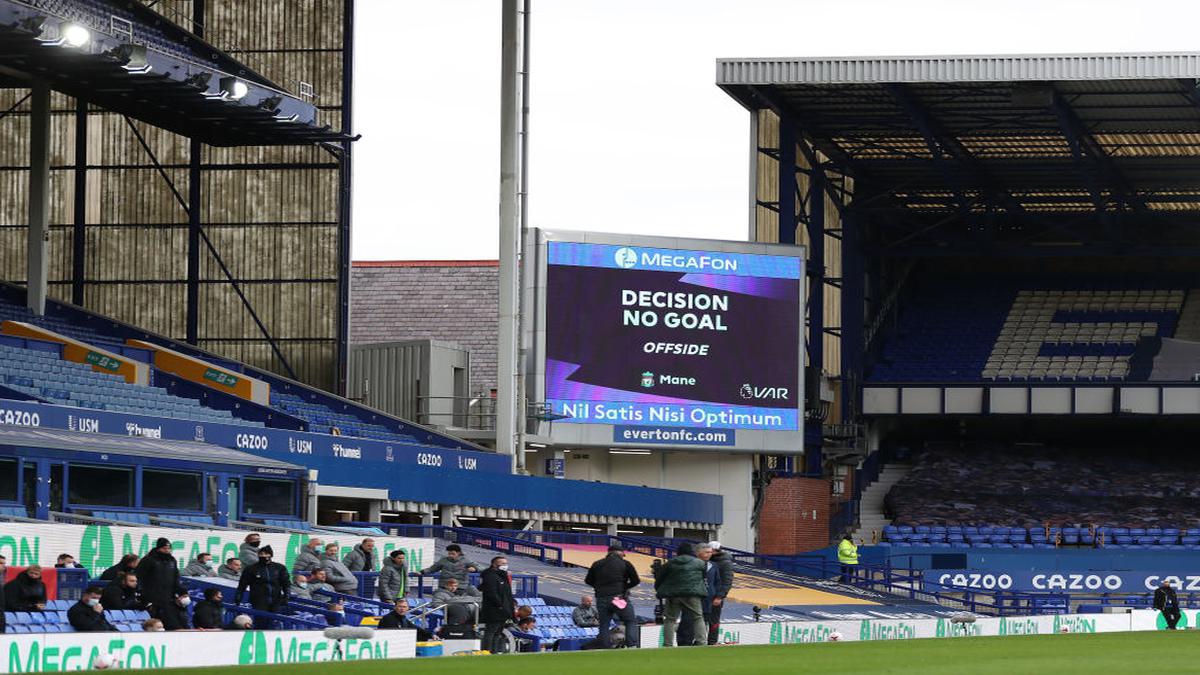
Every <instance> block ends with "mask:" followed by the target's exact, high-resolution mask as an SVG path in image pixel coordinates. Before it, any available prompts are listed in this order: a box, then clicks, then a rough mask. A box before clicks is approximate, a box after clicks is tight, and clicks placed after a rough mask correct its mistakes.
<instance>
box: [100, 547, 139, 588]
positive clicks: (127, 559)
mask: <svg viewBox="0 0 1200 675" xmlns="http://www.w3.org/2000/svg"><path fill="white" fill-rule="evenodd" d="M139 562H141V558H138V556H137V554H136V553H126V554H125V555H123V556H121V561H120V562H118V563H117V564H116V565H113V566H112V567H110V568H108V569H106V570H104V573H103V574H101V575H100V580H101V581H116V579H117V575H118V574H120V573H122V572H124V573H126V574H133V573H135V572H136V571H137V566H138V563H139Z"/></svg>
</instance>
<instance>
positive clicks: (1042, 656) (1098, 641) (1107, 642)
mask: <svg viewBox="0 0 1200 675" xmlns="http://www.w3.org/2000/svg"><path fill="white" fill-rule="evenodd" d="M1197 663H1200V633H1196V632H1193V631H1178V632H1174V633H1168V632H1138V633H1105V634H1098V635H1083V634H1071V635H1031V636H1021V637H973V638H942V639H927V640H896V641H879V642H841V643H818V644H805V645H769V646H744V647H740V646H725V647H690V648H683V649H678V648H677V649H646V650H619V651H610V652H601V651H592V652H570V653H563V654H513V655H504V656H447V657H441V658H428V659H416V660H404V661H357V662H353V661H352V662H336V663H319V664H305V665H275V666H242V667H236V668H237V670H236V671H234V670H233V669H232V668H197V669H192V668H188V669H178V670H176V669H172V670H171V671H170V672H171V673H172V675H175V674H178V675H193V674H195V675H218V674H222V675H231V673H235V672H236V675H283V674H284V673H288V674H289V675H290V674H291V673H296V674H297V675H326V674H329V675H385V674H386V675H394V674H395V673H403V674H404V675H425V674H426V673H429V674H443V673H444V674H446V675H476V674H478V675H496V674H497V673H519V674H520V675H543V674H544V675H579V674H581V673H601V672H607V673H619V674H621V675H642V674H645V675H672V674H674V673H688V672H702V673H704V674H705V675H713V674H717V673H753V674H755V675H767V674H774V673H780V674H783V673H786V674H788V675H795V674H796V673H821V674H822V675H828V674H830V673H896V674H908V673H912V674H913V675H917V674H919V675H963V674H964V673H970V674H974V673H981V674H985V675H986V674H990V673H996V674H997V675H1024V674H1026V673H1038V674H1040V673H1048V674H1052V675H1067V674H1070V673H1081V674H1082V673H1086V674H1087V675H1095V674H1096V673H1136V672H1142V671H1146V670H1157V669H1159V668H1165V669H1167V670H1173V671H1176V672H1188V671H1189V670H1192V669H1195V668H1198V666H1196V665H1195V664H1197ZM1187 664H1191V665H1187ZM1193 672H1194V671H1193Z"/></svg>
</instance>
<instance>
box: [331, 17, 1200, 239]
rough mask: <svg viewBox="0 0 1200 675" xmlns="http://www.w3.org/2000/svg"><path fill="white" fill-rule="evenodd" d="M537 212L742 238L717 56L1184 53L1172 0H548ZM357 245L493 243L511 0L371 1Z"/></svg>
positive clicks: (534, 222)
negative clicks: (504, 17)
mask: <svg viewBox="0 0 1200 675" xmlns="http://www.w3.org/2000/svg"><path fill="white" fill-rule="evenodd" d="M531 17H532V21H533V27H532V30H531V32H532V38H533V39H532V49H533V55H532V67H531V69H530V72H531V75H532V80H533V82H532V85H531V93H532V96H531V101H530V105H531V123H530V127H531V128H530V154H531V157H530V184H529V189H530V210H529V224H530V225H531V226H533V227H554V228H559V229H578V230H601V231H609V232H637V233H644V234H661V235H676V236H696V237H709V238H726V239H744V238H745V234H746V231H747V208H746V200H747V199H748V188H747V181H748V173H747V166H748V148H749V140H748V133H749V131H748V130H749V126H748V114H747V113H746V112H745V110H744V109H743V108H742V107H741V106H740V105H738V104H737V103H735V102H734V101H733V99H731V98H729V97H728V96H726V95H725V94H724V93H723V92H721V91H720V90H719V89H718V88H717V87H716V85H714V84H713V82H714V78H715V66H714V60H715V59H716V58H718V57H752V56H851V55H877V56H882V55H906V54H921V55H923V54H983V53H987V54H991V53H1009V54H1012V53H1043V52H1113V51H1188V50H1196V49H1200V44H1198V43H1197V37H1196V35H1197V33H1198V30H1200V29H1198V25H1200V21H1198V19H1200V3H1197V2H1168V1H1164V0H1158V1H1155V0H1140V1H1137V2H1133V1H1130V0H1124V1H1121V2H1112V1H1107V0H1087V1H1076V0H1037V1H1027V0H956V1H937V0H821V1H813V0H791V1H787V2H783V1H776V0H737V1H733V2H731V1H729V0H721V1H717V0H625V1H620V0H534V3H533V11H532V13H531ZM356 25H357V30H358V34H357V36H356V38H357V39H356V45H355V47H356V50H357V53H356V56H357V59H356V66H355V70H356V72H355V82H354V85H355V89H356V96H355V130H356V131H357V132H358V133H361V134H362V135H363V138H362V140H361V141H359V142H358V144H357V145H356V146H355V164H354V251H353V253H354V258H355V259H356V260H389V259H479V258H495V257H496V255H497V248H498V237H497V212H498V194H499V191H498V190H499V188H498V175H499V162H500V159H499V126H500V121H499V90H500V58H499V56H500V0H434V1H433V2H429V1H428V0H426V1H424V2H416V1H414V0H359V1H358V15H357V17H356Z"/></svg>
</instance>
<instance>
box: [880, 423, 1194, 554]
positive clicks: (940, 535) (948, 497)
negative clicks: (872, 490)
mask: <svg viewBox="0 0 1200 675" xmlns="http://www.w3.org/2000/svg"><path fill="white" fill-rule="evenodd" d="M1181 461H1184V462H1186V461H1187V460H1186V459H1181V458H1178V457H1173V458H1165V457H1164V458H1161V459H1159V458H1157V457H1155V456H1146V455H1139V454H1137V453H1133V452H1131V451H1129V450H1128V449H1114V450H1102V449H1091V448H1089V449H1062V448H1049V447H1029V446H1026V447H1021V448H1009V447H1003V446H974V447H967V448H961V447H944V446H936V445H934V446H931V447H929V448H926V449H925V450H924V451H923V452H921V453H920V454H919V455H918V456H917V457H916V459H915V462H914V465H913V468H912V470H911V471H909V473H908V474H907V475H906V476H905V477H904V479H903V480H901V481H900V482H899V483H897V484H896V485H895V486H894V487H893V488H892V490H891V491H890V492H889V493H888V495H887V497H886V499H885V508H886V509H887V512H888V513H889V515H891V517H892V518H893V521H894V523H893V525H891V526H889V527H886V528H884V530H883V533H882V534H883V537H884V540H885V541H887V542H889V543H891V544H894V545H895V544H903V545H910V546H918V547H924V546H929V547H932V548H961V547H970V548H1022V549H1025V548H1029V549H1039V548H1054V547H1055V546H1085V547H1086V546H1104V547H1107V548H1122V549H1148V548H1156V549H1159V550H1200V506H1196V505H1194V504H1195V503H1196V499H1195V497H1197V496H1200V480H1194V479H1192V478H1191V477H1192V476H1195V475H1196V473H1195V472H1194V471H1191V470H1187V468H1186V467H1183V466H1181Z"/></svg>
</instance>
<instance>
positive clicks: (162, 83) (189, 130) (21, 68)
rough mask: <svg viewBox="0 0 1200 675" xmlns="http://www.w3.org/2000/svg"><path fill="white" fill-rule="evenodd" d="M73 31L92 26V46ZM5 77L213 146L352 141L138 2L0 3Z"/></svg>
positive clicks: (310, 107) (298, 100)
mask: <svg viewBox="0 0 1200 675" xmlns="http://www.w3.org/2000/svg"><path fill="white" fill-rule="evenodd" d="M70 26H82V27H84V28H86V29H87V31H88V34H87V39H86V41H85V43H84V44H82V45H78V46H72V45H71V44H69V43H66V42H64V38H65V36H66V34H67V33H66V31H67V30H68V27H70ZM202 54H203V55H204V56H202ZM0 76H3V77H2V81H0V85H2V86H9V87H14V86H15V87H21V86H28V84H25V83H26V82H28V81H29V80H31V79H40V80H45V81H47V82H48V83H49V86H50V87H51V88H52V89H55V90H57V91H61V92H63V93H66V94H68V95H70V96H73V97H75V98H78V99H81V100H84V101H87V102H89V103H93V104H96V105H99V106H101V107H103V108H106V109H108V110H112V111H115V112H119V113H122V114H125V115H128V116H129V117H132V118H135V119H139V120H142V121H145V122H148V123H150V124H152V125H154V126H157V127H160V128H163V129H168V130H170V131H173V132H175V133H179V134H182V135H185V136H188V137H191V138H196V139H199V140H201V141H203V142H205V143H207V144H209V145H215V146H235V145H301V144H311V143H320V142H341V141H344V140H352V139H349V138H347V137H346V136H345V135H344V134H342V133H341V132H339V131H336V130H333V129H331V128H330V127H329V126H328V125H323V124H321V123H320V121H319V120H318V110H317V106H316V105H315V104H314V103H313V102H312V101H311V100H309V99H307V98H302V97H299V96H296V95H293V94H291V93H289V92H287V91H284V90H283V89H282V88H280V87H279V86H278V85H276V84H274V83H272V82H271V81H270V80H267V79H266V78H264V77H263V76H261V75H259V74H258V73H256V72H254V71H253V70H252V69H250V68H249V67H247V66H245V65H244V64H242V63H240V62H238V61H237V60H235V59H233V58H232V57H231V56H229V55H228V54H226V53H224V52H221V51H220V50H218V49H216V48H215V47H213V46H211V45H209V44H208V43H206V42H204V41H203V40H201V39H200V38H198V37H196V36H195V35H194V34H192V33H190V32H188V31H186V30H185V29H183V28H181V27H179V26H177V25H175V24H173V23H171V22H170V21H168V20H166V19H165V18H163V17H162V16H160V15H158V14H157V13H155V12H153V11H152V10H150V9H148V8H147V7H144V6H142V5H140V4H138V3H110V4H103V3H101V4H97V3H82V2H80V3H63V2H57V3H45V2H42V3H37V5H36V6H34V5H33V4H31V3H30V2H28V0H0ZM235 82H236V83H238V84H236V85H235V84H234V83H235ZM235 86H236V87H237V89H236V90H234V87H235Z"/></svg>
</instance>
